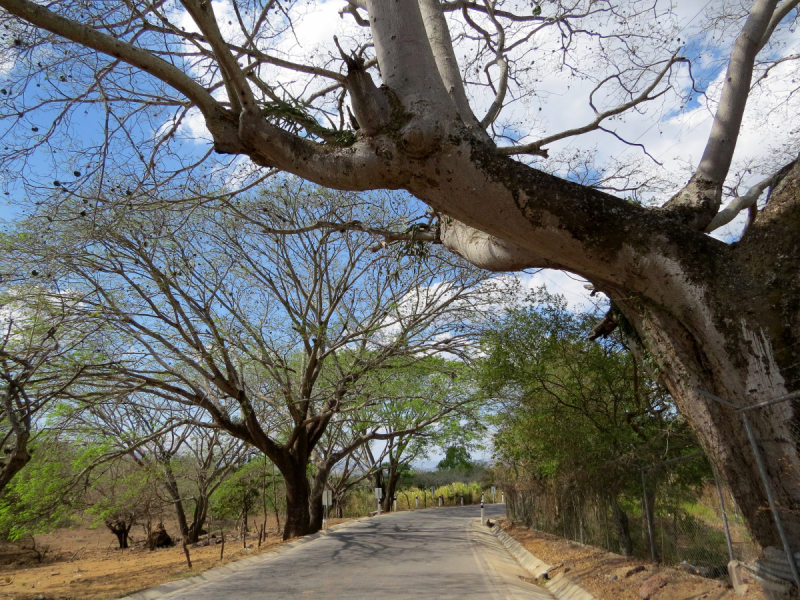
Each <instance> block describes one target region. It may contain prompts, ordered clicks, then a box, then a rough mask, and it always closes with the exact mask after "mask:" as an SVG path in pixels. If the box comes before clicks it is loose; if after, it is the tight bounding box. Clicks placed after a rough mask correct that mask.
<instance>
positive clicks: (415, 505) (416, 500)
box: [414, 496, 419, 508]
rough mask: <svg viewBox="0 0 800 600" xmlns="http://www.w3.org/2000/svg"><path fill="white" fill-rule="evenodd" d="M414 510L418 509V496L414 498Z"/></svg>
mask: <svg viewBox="0 0 800 600" xmlns="http://www.w3.org/2000/svg"><path fill="white" fill-rule="evenodd" d="M414 508H419V496H414Z"/></svg>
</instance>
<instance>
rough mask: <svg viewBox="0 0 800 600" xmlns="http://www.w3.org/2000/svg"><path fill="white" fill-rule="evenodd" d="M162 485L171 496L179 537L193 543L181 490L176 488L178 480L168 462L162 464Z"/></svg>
mask: <svg viewBox="0 0 800 600" xmlns="http://www.w3.org/2000/svg"><path fill="white" fill-rule="evenodd" d="M164 487H165V488H167V493H168V494H169V496H170V498H172V505H173V506H174V507H175V518H177V520H178V529H179V530H180V532H181V538H183V539H184V540H187V542H189V543H191V544H193V543H195V542H196V541H197V540H196V539H195V540H190V539H189V535H190V533H189V523H188V521H187V519H186V510H185V509H184V507H183V500H182V499H181V492H180V489H179V488H178V482H177V481H176V479H175V474H174V473H173V472H172V468H171V467H170V465H169V464H168V463H166V464H165V465H164Z"/></svg>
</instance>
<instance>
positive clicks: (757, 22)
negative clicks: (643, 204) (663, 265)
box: [664, 0, 793, 231]
mask: <svg viewBox="0 0 800 600" xmlns="http://www.w3.org/2000/svg"><path fill="white" fill-rule="evenodd" d="M792 1H793V0H792ZM777 3H778V0H756V2H755V3H754V5H753V8H752V9H751V11H750V15H749V16H748V18H747V21H746V22H745V24H744V27H743V28H742V32H741V33H740V34H739V37H737V38H736V42H735V43H734V45H733V51H732V52H731V58H730V62H729V63H728V70H727V72H726V74H725V83H724V84H723V87H722V96H721V97H720V101H719V105H718V107H717V113H716V115H714V124H713V125H712V127H711V134H710V135H709V138H708V142H707V143H706V147H705V150H704V151H703V157H702V158H701V159H700V164H699V166H698V167H697V171H696V172H695V174H694V176H693V177H692V179H691V180H690V181H689V183H688V184H687V185H686V187H684V188H683V189H682V190H681V191H680V192H678V193H677V194H676V195H675V196H673V197H672V198H670V200H669V201H668V202H667V203H666V204H665V205H664V209H665V211H666V212H667V213H668V214H670V215H671V216H673V217H674V218H676V219H677V220H679V221H681V222H682V223H684V224H685V225H686V226H687V227H690V228H692V229H696V230H700V231H703V230H705V229H706V227H708V225H709V224H710V223H711V221H712V219H713V218H714V216H715V215H716V214H717V211H719V205H720V202H721V201H722V184H723V183H724V181H725V177H727V175H728V171H729V170H730V166H731V161H732V160H733V153H734V150H735V149H736V142H737V140H738V138H739V130H740V129H741V126H742V118H743V117H744V110H745V107H746V105H747V97H748V95H749V93H750V85H751V82H752V79H753V67H754V64H755V59H756V55H757V54H758V52H759V50H760V49H761V48H762V47H763V46H764V43H766V40H765V36H766V35H767V31H768V28H769V26H770V24H771V21H772V18H773V15H775V16H778V14H779V13H780V12H781V11H778V12H776V10H775V7H776V5H777ZM788 4H789V3H788V2H787V5H788ZM783 8H784V6H782V7H781V9H783ZM787 14H788V13H787ZM776 26H777V24H776Z"/></svg>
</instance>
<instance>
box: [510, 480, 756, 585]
mask: <svg viewBox="0 0 800 600" xmlns="http://www.w3.org/2000/svg"><path fill="white" fill-rule="evenodd" d="M648 471H650V473H649V472H648ZM651 472H652V470H649V469H646V470H643V471H642V478H641V479H642V486H641V489H640V490H639V492H640V493H639V498H635V497H631V495H630V494H628V495H627V497H622V496H617V497H610V496H608V495H587V494H584V493H581V492H580V491H579V489H578V488H576V487H573V486H563V487H560V486H557V485H550V486H546V487H545V486H540V485H537V484H536V483H533V482H531V483H528V484H520V483H517V484H516V485H515V486H513V487H507V488H505V490H504V491H505V497H506V508H507V511H508V515H509V518H510V519H511V520H512V521H514V522H517V523H521V524H523V525H525V526H527V527H530V528H532V529H537V530H539V531H544V532H547V533H550V534H553V535H557V536H560V537H564V538H567V539H569V540H572V541H575V542H579V543H581V544H587V545H591V546H597V547H600V548H604V549H606V550H608V551H610V552H614V553H616V554H622V555H625V556H632V557H636V558H641V559H645V560H652V561H653V562H657V563H660V564H662V565H664V566H671V567H677V568H678V569H680V570H683V571H685V572H686V573H689V574H692V575H699V576H702V577H711V578H721V579H727V578H728V562H729V561H730V560H731V559H732V558H734V559H736V560H740V561H742V562H748V563H752V562H753V561H755V559H756V558H757V557H758V555H759V551H760V548H759V547H758V545H757V544H756V543H755V542H754V541H753V540H752V539H751V537H750V535H749V534H748V531H747V527H746V526H745V524H744V519H743V518H742V515H741V513H740V512H739V510H738V509H737V508H736V504H735V502H734V501H733V497H732V495H731V492H730V489H729V487H728V485H727V484H726V482H724V481H720V482H719V486H717V483H718V482H717V481H715V480H714V479H709V480H706V481H704V482H703V483H702V485H700V486H696V487H695V488H694V489H693V490H686V489H685V488H683V487H682V486H680V485H677V484H676V485H674V486H672V485H670V484H669V483H667V484H666V485H665V484H663V481H662V484H661V485H659V486H656V485H654V480H656V478H655V477H652V476H650V477H648V475H650V474H651ZM726 521H727V529H728V531H729V533H730V540H731V544H730V547H729V545H728V541H727V539H728V538H727V536H726V533H725V529H726Z"/></svg>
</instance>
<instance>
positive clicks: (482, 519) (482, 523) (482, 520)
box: [481, 494, 486, 525]
mask: <svg viewBox="0 0 800 600" xmlns="http://www.w3.org/2000/svg"><path fill="white" fill-rule="evenodd" d="M485 524H486V521H485V520H484V518H483V494H481V525H485Z"/></svg>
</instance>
